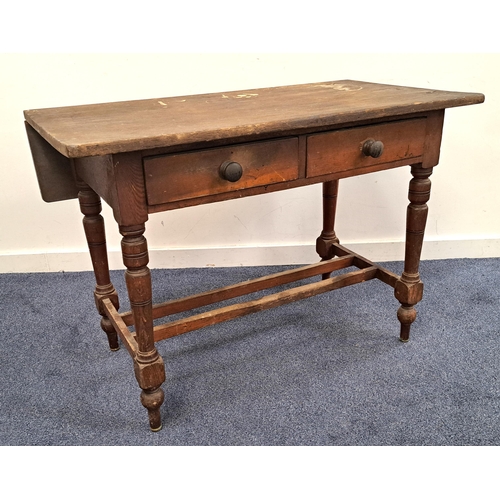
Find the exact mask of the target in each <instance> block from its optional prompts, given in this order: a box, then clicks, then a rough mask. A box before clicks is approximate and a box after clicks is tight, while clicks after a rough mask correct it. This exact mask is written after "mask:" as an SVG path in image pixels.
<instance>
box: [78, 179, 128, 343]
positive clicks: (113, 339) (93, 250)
mask: <svg viewBox="0 0 500 500" xmlns="http://www.w3.org/2000/svg"><path fill="white" fill-rule="evenodd" d="M78 188H79V190H80V191H79V193H78V200H79V202H80V210H81V212H82V213H83V215H84V217H83V227H84V230H85V236H86V238H87V243H88V246H89V252H90V257H91V259H92V266H93V268H94V275H95V279H96V288H95V291H94V298H95V303H96V307H97V310H98V311H99V314H100V315H101V316H102V319H101V327H102V329H103V330H104V332H105V333H106V335H107V337H108V343H109V347H110V349H111V350H113V351H116V350H118V349H119V348H120V346H119V344H118V336H117V334H116V332H115V329H114V328H113V325H112V324H111V322H110V321H109V319H108V318H107V316H106V313H105V310H104V308H103V305H102V300H103V299H110V300H111V302H112V303H113V305H114V306H115V308H116V309H118V308H119V302H118V294H117V293H116V290H115V287H114V286H113V284H112V283H111V278H110V276H109V265H108V253H107V250H106V235H105V232H104V219H103V218H102V215H101V209H102V207H101V199H100V198H99V196H98V195H97V194H96V193H95V192H94V191H93V190H92V189H91V188H90V187H89V186H88V185H87V184H85V183H84V182H81V181H78Z"/></svg>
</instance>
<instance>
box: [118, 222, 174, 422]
mask: <svg viewBox="0 0 500 500" xmlns="http://www.w3.org/2000/svg"><path fill="white" fill-rule="evenodd" d="M144 230H145V227H144V224H141V225H136V226H120V233H121V234H122V236H123V239H122V254H123V263H124V264H125V267H126V268H127V271H126V272H125V282H126V284H127V290H128V295H129V298H130V306H131V308H132V314H133V317H134V325H135V332H136V341H137V352H135V357H134V370H135V376H136V379H137V381H138V383H139V387H140V388H141V389H142V393H141V402H142V404H143V405H144V407H145V408H146V409H147V410H148V415H149V424H150V427H151V430H152V431H159V430H160V429H161V427H162V423H161V414H160V407H161V405H162V403H163V400H164V393H163V389H162V388H161V384H162V383H163V382H164V381H165V367H164V364H163V360H162V358H161V356H160V355H159V354H158V351H157V350H156V347H155V344H154V338H153V311H152V290H151V273H150V271H149V268H148V267H147V265H148V261H149V256H148V247H147V242H146V238H145V237H144Z"/></svg>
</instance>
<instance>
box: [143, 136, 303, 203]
mask: <svg viewBox="0 0 500 500" xmlns="http://www.w3.org/2000/svg"><path fill="white" fill-rule="evenodd" d="M226 162H236V163H238V164H239V165H240V166H241V170H242V174H241V177H240V178H239V179H238V180H236V181H233V182H231V181H229V180H226V179H225V178H223V177H222V174H221V172H220V168H221V165H222V164H225V163H226ZM144 173H145V180H146V192H147V200H148V204H149V205H159V204H162V203H169V202H173V201H179V200H186V199H191V198H198V197H201V196H208V195H214V194H220V193H226V192H230V191H237V190H240V189H246V188H251V187H255V186H264V185H268V184H276V183H279V182H285V181H291V180H294V179H297V178H298V176H299V148H298V138H297V137H291V138H287V139H277V140H269V141H263V142H255V143H248V144H238V145H234V146H225V147H221V148H213V149H205V150H200V151H195V152H189V153H179V154H169V155H162V156H152V157H146V158H144Z"/></svg>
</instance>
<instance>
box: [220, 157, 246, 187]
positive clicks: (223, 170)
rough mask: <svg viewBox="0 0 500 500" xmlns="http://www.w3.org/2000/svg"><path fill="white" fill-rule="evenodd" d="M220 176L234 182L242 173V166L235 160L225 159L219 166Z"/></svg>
mask: <svg viewBox="0 0 500 500" xmlns="http://www.w3.org/2000/svg"><path fill="white" fill-rule="evenodd" d="M219 173H220V176H221V177H222V178H223V179H225V180H226V181H229V182H236V181H239V180H240V179H241V176H242V175H243V167H242V166H241V165H240V164H239V163H237V162H235V161H225V162H224V163H223V164H222V165H221V166H220V168H219Z"/></svg>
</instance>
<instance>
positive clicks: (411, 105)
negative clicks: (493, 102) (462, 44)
mask: <svg viewBox="0 0 500 500" xmlns="http://www.w3.org/2000/svg"><path fill="white" fill-rule="evenodd" d="M483 100H484V96H483V95H482V94H473V93H462V92H447V91H440V90H429V89H416V88H411V87H401V86H395V85H382V84H375V83H368V82H358V81H352V80H341V81H335V82H320V83H312V84H305V85H291V86H285V87H274V88H263V89H253V90H244V91H236V92H217V93H212V94H202V95H192V96H181V97H163V98H159V99H147V100H140V101H127V102H113V103H104V104H89V105H84V106H69V107H63V108H48V109H38V110H27V111H25V113H24V116H25V119H26V121H27V122H28V123H29V124H30V125H31V126H32V127H33V128H34V129H35V130H36V131H37V132H38V133H39V134H40V135H41V136H42V137H44V138H45V140H47V141H48V142H49V143H50V144H52V146H53V147H54V148H55V149H57V150H58V151H59V152H60V153H62V154H63V155H64V156H67V157H70V158H78V157H84V156H100V155H105V154H110V153H122V152H128V151H139V150H146V149H151V148H156V147H165V146H172V145H189V144H193V143H200V142H206V141H209V142H210V141H215V140H220V139H224V140H228V141H234V140H235V139H237V140H238V139H240V138H245V140H247V139H249V138H251V137H256V138H263V137H265V136H267V137H269V136H275V137H276V136H286V135H292V134H294V133H295V132H296V131H310V130H312V129H318V128H325V127H326V128H328V127H332V126H335V125H341V124H345V123H355V122H359V121H360V120H368V119H380V118H382V119H383V118H387V117H396V116H401V115H405V114H409V113H418V112H427V111H432V110H438V109H444V108H451V107H455V106H465V105H468V104H477V103H480V102H483Z"/></svg>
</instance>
